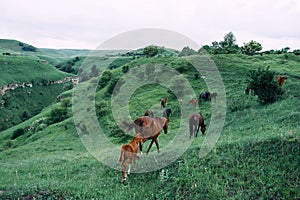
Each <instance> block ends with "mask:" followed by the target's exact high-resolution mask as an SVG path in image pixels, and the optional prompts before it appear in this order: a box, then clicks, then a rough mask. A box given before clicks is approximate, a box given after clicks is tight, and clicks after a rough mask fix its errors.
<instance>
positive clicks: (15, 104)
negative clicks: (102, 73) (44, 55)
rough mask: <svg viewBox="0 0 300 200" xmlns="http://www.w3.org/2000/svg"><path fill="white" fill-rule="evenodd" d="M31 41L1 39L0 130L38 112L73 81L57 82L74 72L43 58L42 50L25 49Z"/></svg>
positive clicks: (68, 87)
mask: <svg viewBox="0 0 300 200" xmlns="http://www.w3.org/2000/svg"><path fill="white" fill-rule="evenodd" d="M24 47H31V45H28V44H25V43H22V42H19V41H15V40H0V52H1V54H0V71H1V73H0V89H1V95H0V102H1V113H0V130H4V129H6V128H9V127H11V126H14V125H16V124H18V123H20V122H22V121H24V120H26V119H28V118H30V117H32V116H34V115H36V114H38V113H39V112H40V111H41V110H42V109H43V108H44V107H46V106H48V105H49V104H50V103H52V102H53V101H55V100H56V97H57V96H58V95H59V94H60V93H61V92H63V91H65V90H66V89H70V87H72V86H70V82H69V83H67V82H64V83H62V84H55V83H57V81H59V80H64V79H65V78H66V77H71V76H74V74H70V73H65V72H62V71H60V70H58V69H56V68H55V66H54V65H53V64H51V63H50V62H49V61H48V60H45V59H41V57H40V55H41V52H40V50H38V49H37V48H35V47H34V49H35V50H34V51H28V50H24Z"/></svg>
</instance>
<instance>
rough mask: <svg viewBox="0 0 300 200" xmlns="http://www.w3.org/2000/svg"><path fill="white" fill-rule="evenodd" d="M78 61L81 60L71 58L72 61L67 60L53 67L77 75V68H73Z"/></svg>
mask: <svg viewBox="0 0 300 200" xmlns="http://www.w3.org/2000/svg"><path fill="white" fill-rule="evenodd" d="M80 60H81V58H80V57H78V56H76V57H75V58H72V59H69V60H67V61H63V62H61V63H59V64H57V65H56V66H55V67H56V68H58V69H59V70H61V71H64V72H67V73H73V74H76V73H77V68H75V65H76V63H78V62H79V61H80Z"/></svg>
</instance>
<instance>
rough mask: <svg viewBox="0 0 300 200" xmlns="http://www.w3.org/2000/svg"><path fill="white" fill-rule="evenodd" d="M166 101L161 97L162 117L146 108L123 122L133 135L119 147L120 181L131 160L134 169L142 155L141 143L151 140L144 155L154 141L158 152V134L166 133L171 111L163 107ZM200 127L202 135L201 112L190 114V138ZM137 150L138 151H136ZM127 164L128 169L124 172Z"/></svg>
mask: <svg viewBox="0 0 300 200" xmlns="http://www.w3.org/2000/svg"><path fill="white" fill-rule="evenodd" d="M200 96H201V95H200ZM166 102H167V99H166V98H162V99H161V108H164V111H163V117H154V113H153V111H151V110H146V112H145V114H144V115H143V116H140V117H138V118H137V119H135V120H134V122H132V123H129V122H123V127H124V128H125V130H126V131H129V130H131V129H133V128H134V131H135V136H134V137H133V138H132V140H131V141H130V142H129V143H128V144H124V145H123V146H122V147H121V152H120V158H119V162H121V163H122V180H121V182H122V183H125V181H126V179H127V176H128V175H129V174H130V169H131V165H132V161H133V164H134V170H135V169H136V159H137V158H140V157H141V156H142V150H143V144H144V143H145V142H146V141H147V140H151V142H150V145H149V147H148V149H147V151H146V155H148V153H149V151H150V149H151V147H152V145H153V143H155V145H156V148H157V151H158V152H159V144H158V136H159V135H160V134H161V132H162V130H163V131H164V133H165V134H167V133H168V125H169V120H170V115H171V113H172V111H171V109H170V108H165V106H166ZM200 127H201V132H202V134H203V135H204V134H205V131H206V126H205V123H204V118H203V116H202V115H201V113H196V114H191V115H190V117H189V128H190V138H192V136H194V137H197V135H198V132H199V129H200ZM138 150H139V151H140V153H138ZM127 166H128V171H127V173H126V168H127Z"/></svg>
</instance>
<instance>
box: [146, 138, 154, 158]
mask: <svg viewBox="0 0 300 200" xmlns="http://www.w3.org/2000/svg"><path fill="white" fill-rule="evenodd" d="M153 142H154V140H151V143H150V145H149V147H148V150H147V152H146V155H148V153H149V151H150V149H151V147H152V144H153Z"/></svg>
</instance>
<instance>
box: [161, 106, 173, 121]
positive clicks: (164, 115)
mask: <svg viewBox="0 0 300 200" xmlns="http://www.w3.org/2000/svg"><path fill="white" fill-rule="evenodd" d="M171 113H172V110H171V108H166V109H165V110H164V112H163V117H165V118H167V119H170V115H171Z"/></svg>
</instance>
